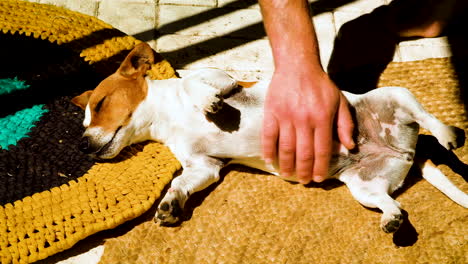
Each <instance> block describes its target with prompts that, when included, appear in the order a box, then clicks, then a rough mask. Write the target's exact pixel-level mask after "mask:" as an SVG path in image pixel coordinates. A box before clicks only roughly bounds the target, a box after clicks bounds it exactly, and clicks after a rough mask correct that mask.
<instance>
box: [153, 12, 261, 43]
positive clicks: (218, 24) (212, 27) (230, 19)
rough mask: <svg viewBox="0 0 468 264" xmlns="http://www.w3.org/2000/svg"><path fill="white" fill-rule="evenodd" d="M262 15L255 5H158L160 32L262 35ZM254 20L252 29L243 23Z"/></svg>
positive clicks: (240, 35) (250, 23)
mask: <svg viewBox="0 0 468 264" xmlns="http://www.w3.org/2000/svg"><path fill="white" fill-rule="evenodd" d="M261 21H262V16H261V14H260V11H259V10H255V9H238V10H236V9H225V8H215V9H212V8H208V7H193V6H172V5H164V6H160V11H159V29H158V31H159V32H160V33H163V34H173V33H177V34H181V35H191V36H203V35H208V36H224V35H229V36H231V37H242V38H252V39H256V38H262V37H264V36H265V33H264V30H263V25H261ZM254 24H258V26H257V27H254V28H253V29H252V30H242V29H243V28H245V27H248V26H251V25H254Z"/></svg>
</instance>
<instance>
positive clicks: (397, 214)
mask: <svg viewBox="0 0 468 264" xmlns="http://www.w3.org/2000/svg"><path fill="white" fill-rule="evenodd" d="M344 174H347V175H344ZM340 180H341V181H343V182H344V183H346V186H348V188H349V190H350V191H351V194H352V195H353V197H354V198H355V199H356V200H357V201H358V202H359V203H360V204H362V205H363V206H366V207H369V208H378V209H380V210H381V211H382V213H383V214H382V217H381V221H380V227H381V228H382V230H383V231H384V232H386V233H391V232H395V231H396V230H398V228H399V227H400V225H401V223H402V222H403V215H402V213H401V210H400V204H399V203H398V202H397V201H395V200H394V199H393V198H392V197H390V195H389V194H388V192H387V189H388V183H387V181H386V179H383V178H380V177H376V178H374V179H371V180H363V179H361V178H360V176H359V175H357V174H355V173H353V172H344V173H343V175H342V176H340Z"/></svg>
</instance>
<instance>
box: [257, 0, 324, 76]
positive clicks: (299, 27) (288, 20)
mask: <svg viewBox="0 0 468 264" xmlns="http://www.w3.org/2000/svg"><path fill="white" fill-rule="evenodd" d="M259 3H260V6H261V10H262V14H263V21H264V25H265V29H266V31H267V33H268V37H269V39H270V44H271V48H272V52H273V57H274V61H275V68H276V69H277V70H278V69H279V70H282V69H283V68H286V67H288V68H289V67H301V68H303V69H307V71H313V72H312V73H323V68H322V66H321V63H320V55H319V48H318V42H317V37H316V34H315V29H314V25H313V22H312V19H311V17H310V12H309V7H308V2H307V1H305V0H259Z"/></svg>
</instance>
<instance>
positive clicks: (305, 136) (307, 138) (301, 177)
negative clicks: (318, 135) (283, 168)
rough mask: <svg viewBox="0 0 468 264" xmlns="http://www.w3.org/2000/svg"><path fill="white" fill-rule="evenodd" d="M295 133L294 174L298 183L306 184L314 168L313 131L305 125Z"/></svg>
mask: <svg viewBox="0 0 468 264" xmlns="http://www.w3.org/2000/svg"><path fill="white" fill-rule="evenodd" d="M296 133H297V139H296V141H297V143H296V147H297V151H296V154H297V155H296V176H297V180H298V181H299V182H300V183H302V184H307V183H309V182H310V181H311V180H312V175H313V174H312V172H313V169H314V148H313V147H312V146H314V131H313V129H312V128H310V127H308V126H305V127H303V128H301V129H298V130H297V131H296Z"/></svg>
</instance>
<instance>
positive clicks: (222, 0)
mask: <svg viewBox="0 0 468 264" xmlns="http://www.w3.org/2000/svg"><path fill="white" fill-rule="evenodd" d="M218 7H228V8H253V9H260V6H259V5H258V1H256V0H218Z"/></svg>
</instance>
